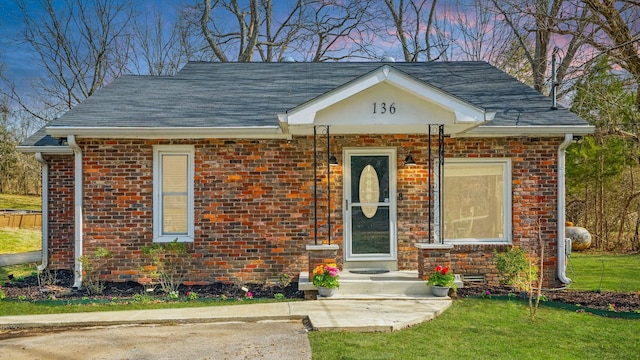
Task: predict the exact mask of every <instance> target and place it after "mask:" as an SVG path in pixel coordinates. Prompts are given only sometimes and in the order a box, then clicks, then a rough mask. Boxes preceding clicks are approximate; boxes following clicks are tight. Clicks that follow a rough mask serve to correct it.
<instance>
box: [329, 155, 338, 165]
mask: <svg viewBox="0 0 640 360" xmlns="http://www.w3.org/2000/svg"><path fill="white" fill-rule="evenodd" d="M329 165H331V166H337V165H338V159H336V157H335V156H334V155H331V157H330V158H329Z"/></svg>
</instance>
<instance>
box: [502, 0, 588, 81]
mask: <svg viewBox="0 0 640 360" xmlns="http://www.w3.org/2000/svg"><path fill="white" fill-rule="evenodd" d="M491 3H492V4H493V6H494V8H495V11H496V16H500V17H502V18H503V19H504V21H505V23H506V24H507V25H508V27H509V28H510V29H511V32H512V33H513V35H514V37H515V40H516V43H515V44H516V45H517V49H519V50H518V51H516V52H515V53H519V52H521V53H522V54H523V55H524V57H525V58H526V60H527V63H528V64H529V66H530V69H531V78H532V84H531V85H532V86H533V87H534V88H535V89H536V90H538V91H540V92H545V90H546V89H547V86H546V85H547V74H548V70H549V65H550V64H549V63H550V62H549V59H550V57H551V51H552V50H553V48H554V46H553V40H554V38H553V36H554V35H557V34H560V33H562V34H563V35H564V40H567V39H569V41H568V42H567V43H566V46H565V48H564V52H563V55H564V56H563V57H562V60H561V64H560V70H559V71H558V74H557V77H556V79H555V81H556V82H557V83H560V82H561V80H564V79H566V77H567V74H568V70H569V68H570V67H572V66H574V65H575V64H574V60H575V56H576V54H577V52H578V50H579V49H580V48H581V47H582V46H583V45H584V43H583V42H582V41H581V39H582V38H581V35H582V34H580V33H579V32H580V29H582V30H584V26H585V21H586V17H587V15H588V14H587V13H586V12H584V11H581V10H580V8H578V7H575V6H571V4H568V1H567V0H491ZM569 24H573V26H572V30H571V31H568V30H566V28H567V27H568V26H569ZM563 27H564V28H565V29H563Z"/></svg>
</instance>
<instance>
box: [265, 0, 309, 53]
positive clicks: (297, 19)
mask: <svg viewBox="0 0 640 360" xmlns="http://www.w3.org/2000/svg"><path fill="white" fill-rule="evenodd" d="M304 5H305V2H304V1H303V0H297V1H295V2H294V3H293V5H292V6H291V8H289V10H288V11H287V13H286V16H284V17H282V18H277V17H274V14H273V2H272V1H271V0H262V6H263V8H264V25H263V26H264V34H263V36H261V39H260V40H259V41H258V48H257V50H258V52H259V53H260V58H261V59H262V61H266V62H270V61H279V60H281V59H282V58H283V57H284V56H285V54H286V52H287V50H289V46H290V45H291V42H292V41H293V39H295V37H296V35H297V34H299V33H300V32H301V30H302V19H303V14H304V12H303V10H304V7H305V6H304Z"/></svg>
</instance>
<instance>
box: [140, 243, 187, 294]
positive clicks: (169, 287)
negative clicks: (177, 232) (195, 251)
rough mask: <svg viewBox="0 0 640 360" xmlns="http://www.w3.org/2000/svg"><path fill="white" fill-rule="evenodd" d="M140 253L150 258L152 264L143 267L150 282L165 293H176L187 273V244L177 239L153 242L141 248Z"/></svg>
mask: <svg viewBox="0 0 640 360" xmlns="http://www.w3.org/2000/svg"><path fill="white" fill-rule="evenodd" d="M142 253H143V254H145V255H146V256H147V257H148V258H150V259H151V262H152V264H153V266H151V267H145V268H144V271H146V272H147V273H148V274H149V275H150V276H151V278H152V282H154V283H156V284H159V285H160V289H161V290H162V291H163V292H165V293H166V294H170V293H172V292H175V293H177V292H178V287H179V286H180V284H182V281H183V280H184V279H185V277H186V276H187V275H188V274H189V264H188V262H187V261H186V258H188V257H189V253H188V252H187V246H186V245H185V244H184V243H181V242H178V239H175V240H173V241H172V242H168V243H162V244H160V243H154V244H153V245H151V246H145V247H143V248H142Z"/></svg>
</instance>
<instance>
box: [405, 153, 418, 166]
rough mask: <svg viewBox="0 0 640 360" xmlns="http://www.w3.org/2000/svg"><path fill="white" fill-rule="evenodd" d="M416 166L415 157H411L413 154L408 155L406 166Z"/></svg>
mask: <svg viewBox="0 0 640 360" xmlns="http://www.w3.org/2000/svg"><path fill="white" fill-rule="evenodd" d="M415 164H416V161H415V160H413V156H411V154H409V155H407V157H406V158H404V166H413V165H415Z"/></svg>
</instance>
